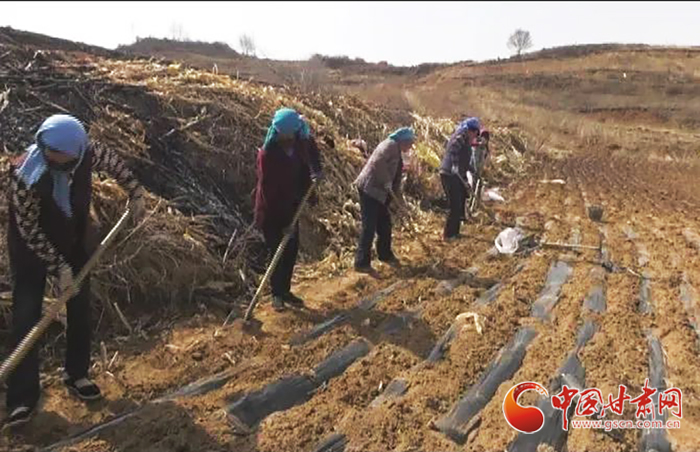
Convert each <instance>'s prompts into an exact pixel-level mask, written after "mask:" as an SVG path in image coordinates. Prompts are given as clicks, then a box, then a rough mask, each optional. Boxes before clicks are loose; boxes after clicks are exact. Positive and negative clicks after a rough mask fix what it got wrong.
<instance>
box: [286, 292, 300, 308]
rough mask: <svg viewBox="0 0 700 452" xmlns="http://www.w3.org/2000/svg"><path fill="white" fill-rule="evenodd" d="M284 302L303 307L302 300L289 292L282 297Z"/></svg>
mask: <svg viewBox="0 0 700 452" xmlns="http://www.w3.org/2000/svg"><path fill="white" fill-rule="evenodd" d="M284 302H285V303H288V304H291V305H292V306H296V307H297V308H303V307H304V300H302V299H301V298H299V297H297V296H296V295H294V294H293V293H291V292H289V293H288V294H287V295H286V296H285V297H284Z"/></svg>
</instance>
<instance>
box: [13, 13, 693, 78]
mask: <svg viewBox="0 0 700 452" xmlns="http://www.w3.org/2000/svg"><path fill="white" fill-rule="evenodd" d="M698 23H700V2H26V3H25V2H2V3H0V26H11V27H13V28H16V29H20V30H27V31H33V32H37V33H42V34H46V35H50V36H54V37H60V38H64V39H70V40H73V41H79V42H84V43H87V44H93V45H98V46H102V47H106V48H110V49H113V48H115V47H116V46H117V45H119V44H128V43H131V42H133V41H134V40H135V38H136V36H141V37H146V36H153V37H172V35H173V29H174V28H175V26H176V25H178V24H179V25H181V27H182V29H184V31H185V33H186V34H187V36H188V37H189V38H190V39H193V40H200V41H222V42H226V43H227V44H229V45H230V46H231V47H233V48H234V49H236V50H239V45H238V38H239V36H240V35H241V34H243V33H246V34H249V35H251V36H252V37H253V38H254V40H255V42H256V44H257V47H258V49H259V54H262V55H263V56H266V57H268V58H274V59H286V60H290V59H307V58H309V57H310V56H311V55H312V54H314V53H321V54H324V55H347V56H350V57H353V58H354V57H360V58H364V59H365V60H367V61H369V62H378V61H382V60H385V61H388V62H389V63H391V64H396V65H413V64H419V63H425V62H448V63H449V62H455V61H464V60H476V61H483V60H487V59H492V58H497V57H507V56H509V55H510V54H511V52H510V50H509V49H508V47H507V46H506V41H507V39H508V36H509V35H510V34H511V33H512V32H513V31H514V30H515V29H516V28H522V29H525V30H528V31H530V33H531V34H532V39H533V43H534V46H533V48H532V49H531V50H539V49H542V48H545V47H546V48H549V47H556V46H562V45H570V44H597V43H609V42H615V43H640V44H654V45H679V46H692V45H700V27H698Z"/></svg>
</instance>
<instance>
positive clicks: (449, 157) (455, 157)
mask: <svg viewBox="0 0 700 452" xmlns="http://www.w3.org/2000/svg"><path fill="white" fill-rule="evenodd" d="M480 128H481V126H480V124H479V120H478V119H477V118H468V119H466V120H464V121H462V122H461V123H460V124H459V126H458V127H457V130H456V131H455V133H454V134H452V136H451V137H450V139H449V140H448V142H447V147H446V150H445V155H444V156H443V158H442V163H441V165H440V179H441V181H442V188H443V190H445V195H446V196H447V202H448V205H449V209H450V212H449V214H448V215H447V220H446V222H445V229H444V230H443V238H444V239H445V240H447V241H452V240H455V239H457V238H460V237H461V234H460V233H459V229H460V223H461V220H462V218H463V216H464V205H465V202H466V200H467V196H468V194H469V193H468V192H467V182H466V180H467V179H466V178H467V172H468V171H469V172H471V173H472V174H474V173H475V168H474V167H473V156H472V154H473V150H472V143H473V142H475V140H476V138H477V137H478V135H479V130H480Z"/></svg>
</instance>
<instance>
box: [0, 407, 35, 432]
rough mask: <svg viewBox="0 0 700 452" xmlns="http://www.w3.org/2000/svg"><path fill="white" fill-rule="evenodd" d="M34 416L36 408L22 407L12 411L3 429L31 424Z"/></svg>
mask: <svg viewBox="0 0 700 452" xmlns="http://www.w3.org/2000/svg"><path fill="white" fill-rule="evenodd" d="M33 414H34V407H31V406H28V405H20V406H18V407H16V408H13V409H11V410H10V415H9V416H8V417H7V419H6V420H5V425H4V426H3V428H12V427H18V426H20V425H24V424H26V423H27V422H29V421H30V420H31V418H32V415H33Z"/></svg>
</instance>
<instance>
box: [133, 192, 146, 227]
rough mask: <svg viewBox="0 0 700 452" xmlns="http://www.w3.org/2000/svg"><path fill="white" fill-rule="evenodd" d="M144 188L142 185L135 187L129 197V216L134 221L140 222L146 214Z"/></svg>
mask: <svg viewBox="0 0 700 452" xmlns="http://www.w3.org/2000/svg"><path fill="white" fill-rule="evenodd" d="M145 193H146V190H145V189H144V188H143V187H139V188H137V189H136V190H135V191H134V193H133V194H132V195H131V198H130V199H129V209H131V217H132V218H133V219H134V221H135V222H137V223H138V222H140V221H141V220H143V217H144V216H145V215H146V198H145Z"/></svg>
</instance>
